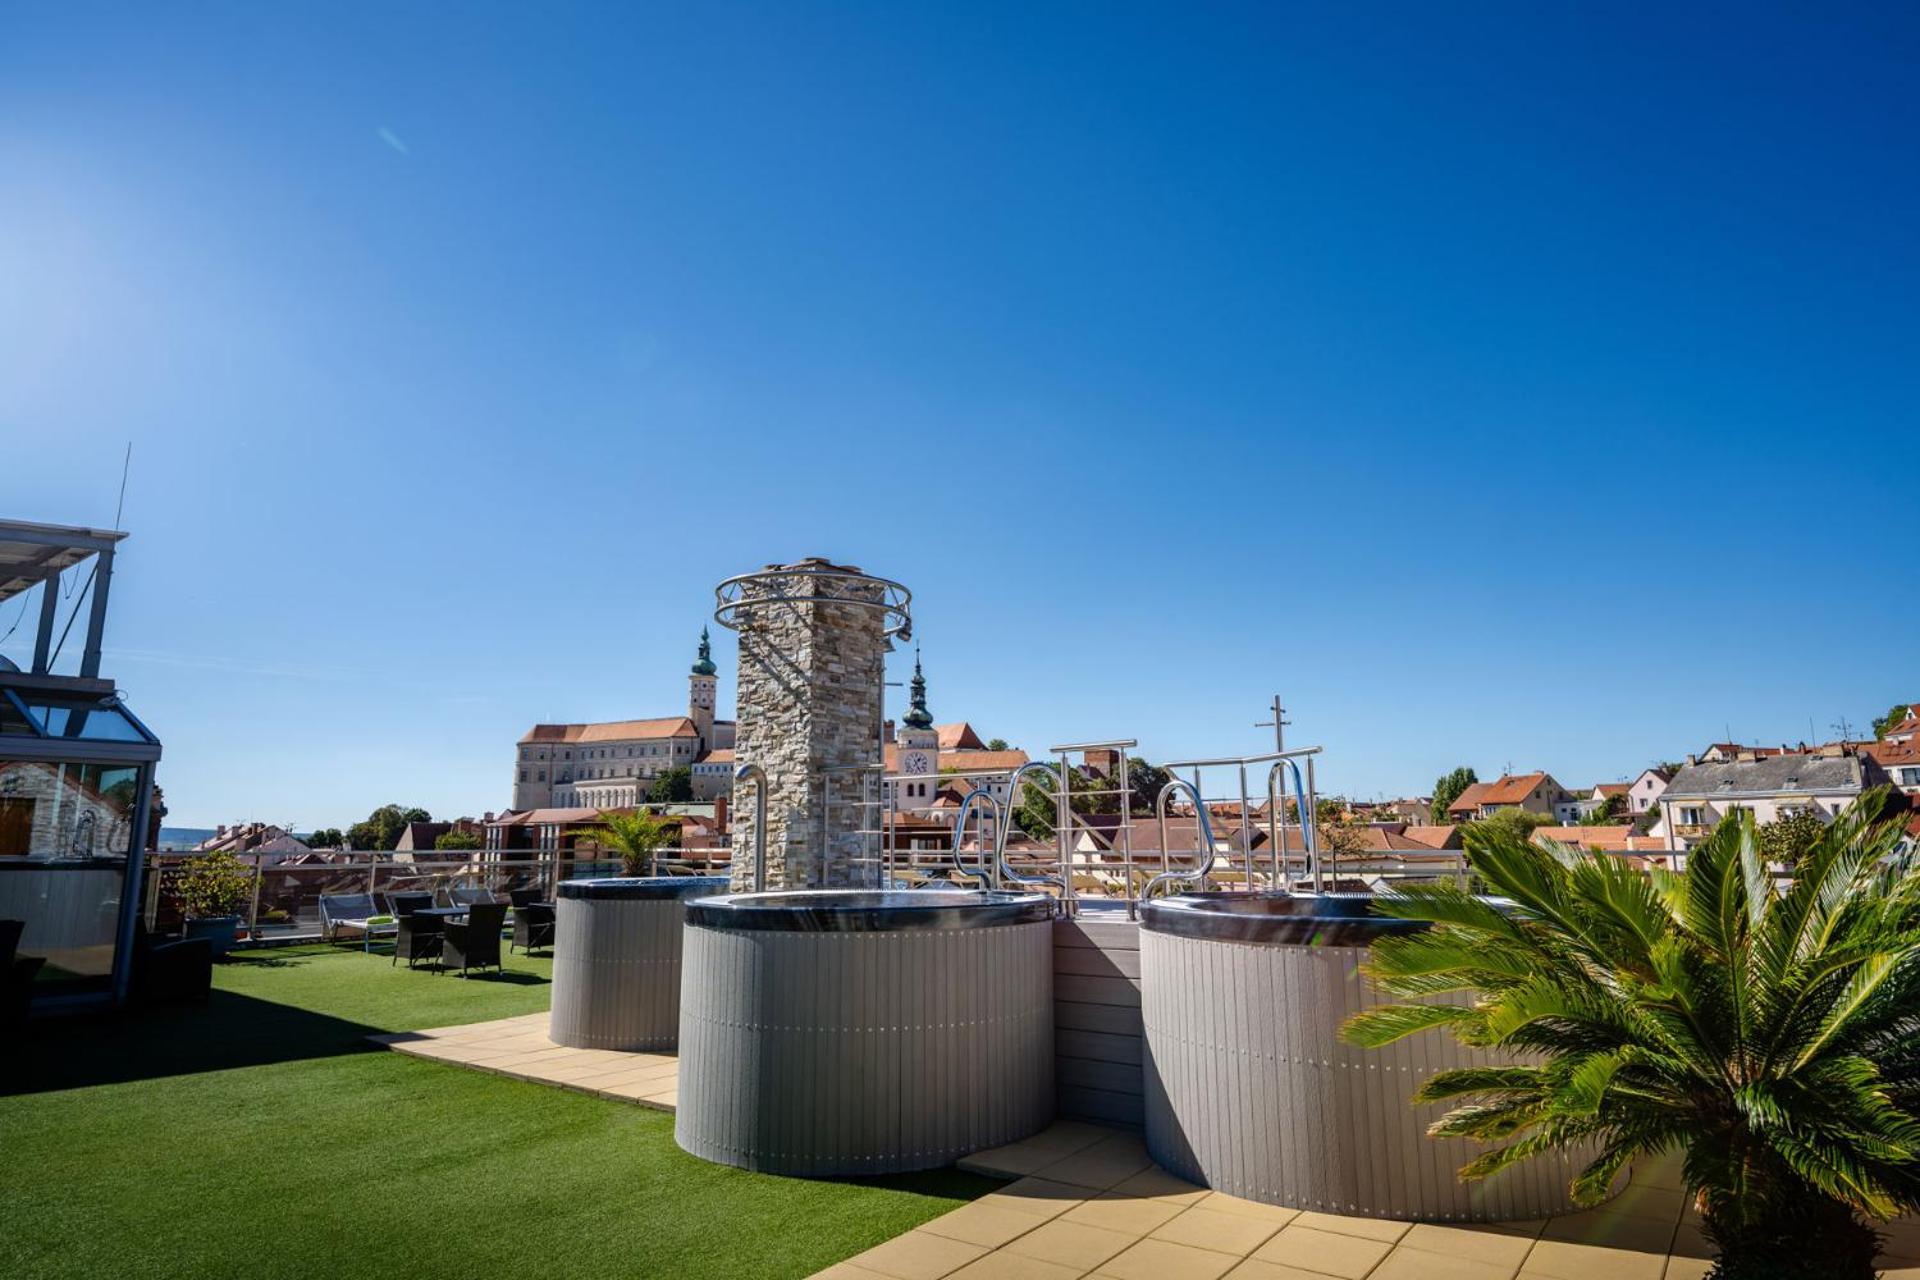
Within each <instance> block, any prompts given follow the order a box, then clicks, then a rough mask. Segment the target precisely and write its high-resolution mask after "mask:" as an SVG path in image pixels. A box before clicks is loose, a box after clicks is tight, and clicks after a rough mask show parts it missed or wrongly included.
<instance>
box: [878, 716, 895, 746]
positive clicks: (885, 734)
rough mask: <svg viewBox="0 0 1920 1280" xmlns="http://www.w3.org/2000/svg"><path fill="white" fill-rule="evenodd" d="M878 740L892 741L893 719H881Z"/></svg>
mask: <svg viewBox="0 0 1920 1280" xmlns="http://www.w3.org/2000/svg"><path fill="white" fill-rule="evenodd" d="M880 741H881V742H882V743H887V742H892V741H893V721H891V720H883V721H881V722H880Z"/></svg>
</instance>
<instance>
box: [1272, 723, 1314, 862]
mask: <svg viewBox="0 0 1920 1280" xmlns="http://www.w3.org/2000/svg"><path fill="white" fill-rule="evenodd" d="M1318 749H1319V748H1317V747H1316V748H1315V750H1318ZM1291 757H1292V753H1289V756H1288V758H1285V759H1280V760H1275V761H1274V762H1273V767H1272V768H1271V769H1268V770H1267V839H1268V840H1269V841H1270V842H1271V843H1272V845H1273V850H1272V856H1271V858H1270V864H1271V866H1272V867H1273V887H1274V888H1276V889H1286V888H1291V887H1292V879H1293V877H1292V876H1290V875H1286V874H1285V873H1284V872H1283V871H1282V863H1283V861H1284V859H1285V857H1286V843H1287V816H1286V809H1285V806H1284V805H1282V803H1281V797H1280V791H1281V788H1280V787H1278V786H1276V785H1275V784H1276V783H1277V782H1278V781H1279V779H1280V776H1281V771H1282V770H1287V769H1291V770H1292V771H1293V803H1294V812H1296V813H1298V814H1300V815H1301V818H1300V853H1301V856H1302V857H1303V858H1304V859H1305V860H1306V866H1305V868H1304V871H1305V874H1308V875H1312V876H1315V877H1317V876H1319V874H1320V829H1319V828H1320V823H1319V815H1318V814H1317V813H1315V812H1314V810H1315V807H1316V806H1315V804H1314V803H1313V802H1312V801H1310V800H1309V799H1308V792H1309V788H1308V787H1306V785H1305V784H1304V783H1302V782H1301V780H1300V762H1299V761H1298V760H1295V759H1293V758H1291ZM1307 770H1308V772H1312V770H1313V759H1312V757H1311V756H1309V757H1308V759H1307ZM1314 888H1315V892H1318V891H1319V882H1318V880H1316V881H1315V885H1314Z"/></svg>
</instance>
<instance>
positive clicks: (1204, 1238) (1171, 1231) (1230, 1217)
mask: <svg viewBox="0 0 1920 1280" xmlns="http://www.w3.org/2000/svg"><path fill="white" fill-rule="evenodd" d="M1285 1225H1286V1223H1285V1221H1274V1220H1272V1219H1268V1218H1257V1217H1251V1216H1249V1215H1247V1214H1243V1213H1221V1212H1220V1211H1219V1210H1218V1209H1208V1208H1206V1207H1204V1206H1195V1207H1193V1208H1190V1209H1188V1210H1187V1211H1186V1212H1185V1213H1183V1214H1181V1215H1180V1216H1179V1217H1177V1218H1174V1219H1173V1220H1172V1221H1170V1222H1167V1223H1164V1224H1162V1225H1161V1226H1159V1227H1157V1228H1155V1229H1154V1231H1153V1233H1152V1238H1153V1239H1155V1240H1171V1241H1172V1242H1174V1243H1175V1244H1188V1245H1192V1246H1194V1247H1195V1248H1196V1249H1212V1250H1214V1251H1216V1252H1218V1253H1230V1254H1232V1255H1233V1256H1234V1257H1236V1258H1244V1257H1246V1256H1247V1255H1248V1254H1250V1253H1252V1252H1253V1251H1254V1250H1255V1249H1258V1248H1259V1247H1260V1246H1261V1245H1263V1244H1265V1243H1266V1242H1267V1241H1268V1240H1270V1239H1272V1238H1273V1236H1274V1233H1275V1232H1277V1231H1279V1230H1280V1228H1281V1227H1283V1226H1285Z"/></svg>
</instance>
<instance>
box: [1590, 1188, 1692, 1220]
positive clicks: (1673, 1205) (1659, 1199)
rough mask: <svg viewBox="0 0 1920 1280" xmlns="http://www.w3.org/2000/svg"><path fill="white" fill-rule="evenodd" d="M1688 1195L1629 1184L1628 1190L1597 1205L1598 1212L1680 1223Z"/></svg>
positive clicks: (1595, 1207) (1670, 1189)
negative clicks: (1681, 1212) (1625, 1214)
mask: <svg viewBox="0 0 1920 1280" xmlns="http://www.w3.org/2000/svg"><path fill="white" fill-rule="evenodd" d="M1686 1203H1687V1193H1686V1192H1684V1191H1680V1190H1677V1189H1674V1188H1670V1187H1654V1186H1647V1185H1642V1184H1637V1183H1628V1184H1627V1188H1626V1190H1624V1191H1622V1192H1621V1193H1620V1194H1619V1195H1617V1196H1615V1197H1613V1199H1611V1200H1608V1201H1606V1202H1605V1203H1603V1204H1599V1205H1595V1206H1594V1209H1595V1211H1596V1212H1605V1213H1629V1214H1632V1215H1634V1216H1635V1217H1641V1218H1658V1219H1659V1220H1660V1221H1662V1222H1678V1221H1679V1220H1680V1211H1681V1210H1682V1209H1684V1208H1685V1207H1686Z"/></svg>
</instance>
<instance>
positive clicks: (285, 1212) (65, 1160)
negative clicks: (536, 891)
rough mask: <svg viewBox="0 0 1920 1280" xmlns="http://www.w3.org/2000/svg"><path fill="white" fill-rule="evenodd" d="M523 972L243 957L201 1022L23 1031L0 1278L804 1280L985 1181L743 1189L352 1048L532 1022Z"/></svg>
mask: <svg viewBox="0 0 1920 1280" xmlns="http://www.w3.org/2000/svg"><path fill="white" fill-rule="evenodd" d="M548 971H549V966H548V964H547V963H546V962H545V961H544V960H529V959H527V958H525V957H515V958H513V959H512V960H511V961H510V962H509V965H508V969H507V973H506V975H505V976H504V977H503V978H499V979H491V978H490V979H473V980H466V981H463V980H461V979H459V978H456V977H451V976H447V977H440V976H435V975H432V974H429V973H427V972H424V971H422V972H416V973H409V972H408V971H407V970H406V969H405V968H404V967H402V968H399V969H392V968H389V967H388V963H387V959H386V958H385V957H384V956H381V955H378V954H375V955H372V956H368V955H364V954H362V953H361V952H359V951H350V950H337V951H336V950H324V949H319V948H301V949H297V950H293V949H289V950H279V951H269V952H257V953H251V954H249V955H245V956H242V957H239V958H236V959H235V960H233V961H231V962H230V963H227V964H224V965H221V966H220V967H219V969H218V971H217V973H216V976H215V982H214V985H215V991H214V995H213V998H212V1000H211V1002H210V1003H209V1004H207V1005H205V1006H186V1007H181V1008H173V1009H161V1010H155V1011H150V1012H143V1013H139V1014H133V1015H129V1016H127V1017H124V1018H118V1019H112V1020H106V1019H101V1020H88V1021H80V1020H73V1021H62V1022H44V1021H43V1022H39V1023H36V1024H35V1025H34V1027H33V1029H32V1034H31V1036H30V1038H29V1042H28V1044H27V1045H25V1046H7V1047H4V1048H0V1064H3V1065H0V1070H5V1071H7V1072H8V1073H9V1074H7V1075H6V1076H5V1077H4V1080H3V1082H0V1167H4V1168H5V1170H6V1187H5V1190H4V1192H0V1276H6V1277H9V1278H12V1277H21V1278H25V1277H43V1276H46V1277H52V1276H62V1277H65V1276H72V1277H106V1276H141V1277H147V1276H155V1277H159V1276H193V1277H224V1276H235V1277H247V1278H248V1280H270V1278H272V1277H282V1276H284V1277H307V1276H322V1275H324V1276H382V1277H402V1276H471V1275H479V1274H487V1275H491V1276H501V1275H523V1276H528V1277H535V1278H539V1280H547V1278H551V1277H570V1276H804V1275H807V1274H809V1273H811V1272H813V1271H815V1270H817V1269H819V1268H821V1267H824V1266H826V1265H828V1264H829V1263H832V1262H835V1261H837V1260H839V1259H841V1258H844V1257H847V1256H849V1255H851V1254H854V1253H857V1252H859V1251H860V1250H862V1249H865V1248H867V1247H869V1246H870V1245H873V1244H877V1243H879V1242H880V1241H882V1240H885V1239H888V1238H890V1237H891V1236H894V1235H896V1234H898V1233H899V1232H902V1231H905V1230H907V1229H908V1228H910V1227H912V1226H914V1225H916V1224H917V1223H920V1222H923V1221H925V1220H926V1219H928V1218H931V1217H934V1216H936V1215H938V1214H941V1213H944V1212H946V1211H947V1210H948V1209H950V1208H952V1207H953V1206H954V1205H956V1204H958V1203H960V1202H961V1201H964V1200H966V1199H969V1198H971V1197H973V1196H975V1195H978V1194H980V1193H981V1192H983V1191H985V1190H987V1189H988V1187H989V1185H990V1184H988V1183H986V1182H985V1181H983V1180H981V1179H977V1178H973V1177H970V1176H968V1175H965V1174H960V1173H953V1172H947V1173H939V1174H928V1175H919V1176H911V1177H899V1178H886V1179H876V1180H872V1181H863V1182H845V1181H841V1182H815V1181H802V1180H799V1179H792V1178H774V1177H768V1176H765V1175H760V1174H750V1173H743V1172H741V1171H739V1170H736V1169H726V1168H722V1167H720V1166H717V1165H710V1164H706V1163H704V1162H702V1161H699V1160H695V1159H694V1158H693V1157H691V1156H688V1155H686V1154H685V1153H683V1152H681V1151H680V1149H679V1148H678V1147H676V1146H674V1144H673V1118H672V1117H671V1116H669V1115H666V1114H664V1113H662V1112H658V1111H650V1110H644V1109H642V1108H639V1107H635V1106H628V1105H623V1104H620V1103H615V1102H608V1101H605V1100H603V1099H599V1098H592V1097H588V1096H586V1095H584V1094H579V1093H572V1092H568V1091H565V1090H560V1089H552V1088H546V1087H543V1086H540V1085H533V1084H525V1083H521V1082H518V1081H513V1080H506V1079H503V1078H501V1077H498V1076H490V1075H485V1074H483V1073H481V1072H477V1071H470V1070H466V1069H463V1068H460V1067H454V1066H447V1065H443V1064H439V1063H431V1062H423V1061H420V1060H418V1059H414V1058H409V1057H404V1056H402V1055H400V1054H396V1053H391V1052H387V1051H384V1050H380V1049H375V1048H373V1047H371V1046H369V1045H367V1044H366V1043H365V1042H364V1040H363V1039H362V1037H364V1036H366V1035H368V1034H369V1033H372V1032H375V1031H401V1030H407V1029H410V1028H415V1027H430V1026H444V1025H448V1024H451V1023H457V1022H475V1021H481V1020H485V1019H488V1018H503V1017H510V1016H512V1015H514V1014H520V1013H530V1012H533V1011H535V1010H539V1009H544V1008H545V1007H546V1006H547V990H548V989H547V978H548Z"/></svg>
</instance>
